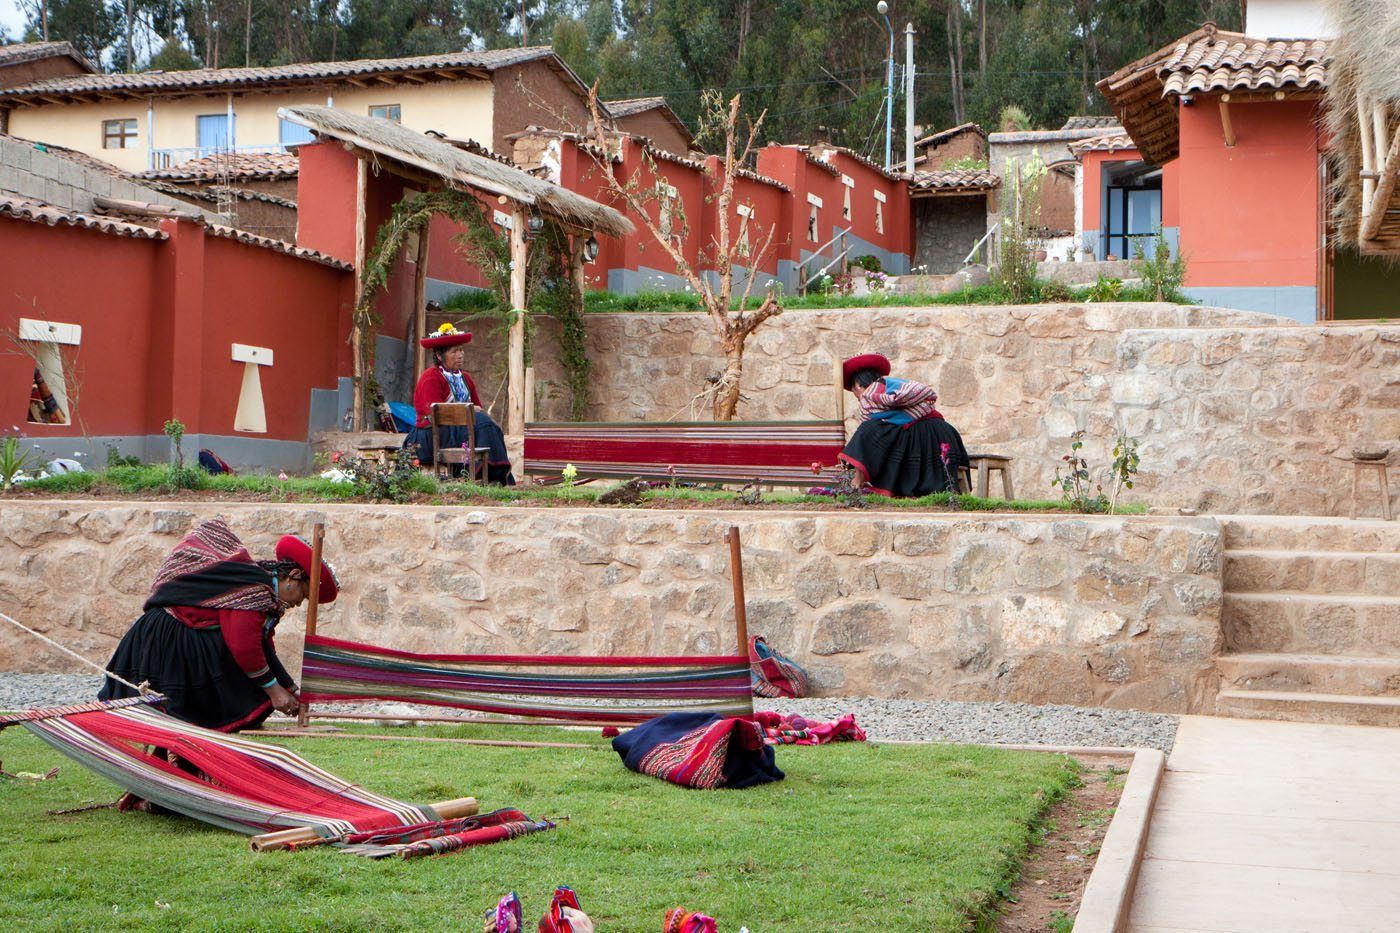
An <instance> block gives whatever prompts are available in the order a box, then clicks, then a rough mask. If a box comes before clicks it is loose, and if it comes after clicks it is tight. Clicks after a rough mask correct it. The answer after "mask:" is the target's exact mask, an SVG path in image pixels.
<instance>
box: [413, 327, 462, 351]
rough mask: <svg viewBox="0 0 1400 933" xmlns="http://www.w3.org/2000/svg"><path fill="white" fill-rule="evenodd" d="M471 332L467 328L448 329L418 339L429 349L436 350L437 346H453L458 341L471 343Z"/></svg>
mask: <svg viewBox="0 0 1400 933" xmlns="http://www.w3.org/2000/svg"><path fill="white" fill-rule="evenodd" d="M471 342H472V332H471V331H469V330H457V331H449V332H447V333H445V334H444V333H436V334H433V335H432V336H431V337H424V338H423V339H422V340H420V341H418V343H419V344H421V345H422V346H424V347H426V348H428V349H429V350H436V349H438V348H439V347H455V346H457V344H459V343H471Z"/></svg>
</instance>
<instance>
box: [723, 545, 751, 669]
mask: <svg viewBox="0 0 1400 933" xmlns="http://www.w3.org/2000/svg"><path fill="white" fill-rule="evenodd" d="M724 537H725V540H726V541H728V542H729V575H730V578H731V579H732V580H733V583H734V630H735V635H736V636H737V638H738V643H739V652H738V653H739V655H740V656H742V657H745V658H747V657H748V656H749V616H748V610H747V608H746V606H745V602H744V554H743V551H742V550H741V549H740V546H739V526H738V525H730V526H729V530H728V531H726V532H725V533H724Z"/></svg>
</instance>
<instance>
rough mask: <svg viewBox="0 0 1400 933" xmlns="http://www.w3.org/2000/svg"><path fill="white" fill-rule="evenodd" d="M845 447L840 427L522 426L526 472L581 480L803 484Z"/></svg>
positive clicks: (824, 424)
mask: <svg viewBox="0 0 1400 933" xmlns="http://www.w3.org/2000/svg"><path fill="white" fill-rule="evenodd" d="M845 445H846V426H845V424H844V423H843V422H841V421H835V420H832V421H673V422H665V423H658V422H649V421H640V422H597V421H593V422H568V421H558V422H556V421H539V422H533V423H527V424H526V425H525V457H524V470H525V473H527V474H530V475H546V476H557V475H559V474H560V473H562V472H563V470H564V467H565V466H566V465H568V464H573V466H574V469H575V470H577V471H578V477H579V478H580V479H593V478H602V479H631V478H632V477H641V478H642V479H652V480H662V481H667V480H677V481H689V482H706V483H751V482H753V481H754V480H758V481H760V482H762V483H764V484H765V485H780V486H805V485H810V484H812V483H820V482H821V481H822V478H821V477H819V476H816V475H813V473H812V464H813V463H820V464H821V465H822V467H823V468H824V469H826V470H828V471H829V470H831V469H832V468H833V467H834V466H835V465H836V455H837V454H839V453H840V452H841V448H842V447H844V446H845Z"/></svg>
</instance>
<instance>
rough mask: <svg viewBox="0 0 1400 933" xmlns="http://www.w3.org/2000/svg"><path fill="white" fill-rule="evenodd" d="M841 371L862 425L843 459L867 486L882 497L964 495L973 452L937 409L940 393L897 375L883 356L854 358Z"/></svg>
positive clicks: (847, 445)
mask: <svg viewBox="0 0 1400 933" xmlns="http://www.w3.org/2000/svg"><path fill="white" fill-rule="evenodd" d="M841 370H842V377H843V379H844V385H845V387H846V389H848V390H849V391H850V392H852V393H854V394H855V396H856V398H857V399H858V400H859V404H860V426H859V427H858V428H856V432H855V434H853V435H851V439H850V441H848V442H847V443H846V446H845V448H844V449H843V450H842V451H841V454H840V457H839V459H840V460H841V461H843V462H845V463H848V464H850V465H851V466H852V467H854V468H855V470H856V473H857V474H858V478H859V479H860V481H861V484H862V485H864V484H866V483H869V484H870V487H871V488H872V489H873V490H874V491H875V492H877V493H879V494H880V495H882V496H898V497H916V496H926V495H929V494H930V493H935V492H954V491H958V490H959V489H960V487H959V485H958V484H957V476H958V470H959V468H963V467H966V466H967V451H966V450H965V449H963V442H962V437H961V435H959V434H958V431H957V429H956V428H954V427H953V426H952V425H951V424H949V423H948V422H947V421H944V420H943V416H942V415H941V414H939V412H938V409H936V408H935V407H934V404H935V403H936V402H937V401H938V393H937V392H935V391H934V390H933V389H932V388H931V387H930V386H926V385H924V384H923V383H922V382H915V381H913V380H912V379H896V378H893V377H891V376H890V361H889V360H888V359H886V358H885V357H883V356H881V355H880V354H878V353H866V354H863V355H861V356H853V357H851V358H850V359H848V360H846V362H845V363H844V364H842V367H841Z"/></svg>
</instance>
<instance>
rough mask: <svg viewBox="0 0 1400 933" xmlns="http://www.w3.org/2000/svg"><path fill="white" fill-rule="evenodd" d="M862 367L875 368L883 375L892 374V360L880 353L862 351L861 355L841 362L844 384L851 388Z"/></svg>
mask: <svg viewBox="0 0 1400 933" xmlns="http://www.w3.org/2000/svg"><path fill="white" fill-rule="evenodd" d="M862 369H873V370H875V371H876V372H877V373H879V374H880V375H882V376H888V375H889V374H890V361H889V360H887V359H885V358H884V357H883V356H881V355H880V354H878V353H862V354H861V355H860V356H853V357H851V358H850V359H849V360H847V361H846V362H844V363H842V364H841V382H842V385H843V386H845V387H846V388H847V389H849V388H850V387H851V381H852V380H853V379H855V375H856V373H858V372H860V371H861V370H862Z"/></svg>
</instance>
